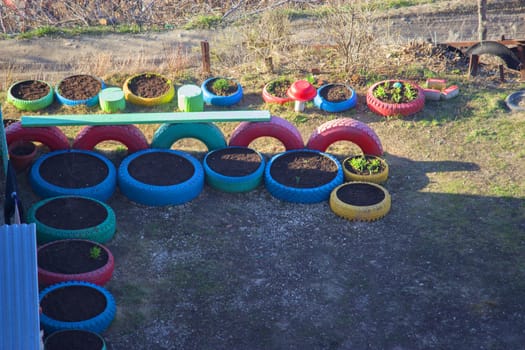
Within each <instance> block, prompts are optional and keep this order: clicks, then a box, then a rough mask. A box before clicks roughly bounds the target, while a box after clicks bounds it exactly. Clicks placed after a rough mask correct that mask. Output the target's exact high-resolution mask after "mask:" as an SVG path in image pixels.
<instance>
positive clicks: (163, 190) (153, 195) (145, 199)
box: [118, 148, 204, 206]
mask: <svg viewBox="0 0 525 350" xmlns="http://www.w3.org/2000/svg"><path fill="white" fill-rule="evenodd" d="M154 152H162V153H169V154H171V155H175V156H178V157H181V158H183V159H185V160H186V161H187V162H189V163H190V164H191V165H192V166H193V169H194V171H193V174H192V176H191V177H190V178H189V179H187V180H186V181H184V182H181V183H177V184H172V185H165V186H160V185H152V184H148V183H145V182H142V181H140V180H137V179H136V178H134V177H133V176H132V175H131V174H130V171H129V167H130V164H132V162H133V161H135V160H136V159H137V158H138V157H141V156H147V155H148V154H150V153H154ZM160 165H161V166H162V164H160ZM118 184H119V188H120V192H121V193H122V194H123V195H125V196H126V197H127V198H129V199H130V200H132V201H134V202H136V203H140V204H144V205H149V206H163V205H178V204H183V203H186V202H189V201H191V200H193V199H194V198H196V197H197V196H198V195H199V194H200V193H201V192H202V190H203V188H204V170H203V168H202V165H201V163H200V162H199V161H198V160H197V159H196V158H194V157H192V156H191V155H189V154H187V153H185V152H181V151H176V150H172V149H158V148H150V149H147V150H142V151H138V152H135V153H133V154H130V155H129V156H127V157H126V158H124V160H123V161H122V162H121V163H120V167H119V170H118Z"/></svg>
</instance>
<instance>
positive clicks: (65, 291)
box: [40, 286, 107, 322]
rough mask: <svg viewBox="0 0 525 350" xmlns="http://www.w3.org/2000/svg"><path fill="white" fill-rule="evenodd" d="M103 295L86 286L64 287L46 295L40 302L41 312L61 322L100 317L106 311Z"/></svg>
mask: <svg viewBox="0 0 525 350" xmlns="http://www.w3.org/2000/svg"><path fill="white" fill-rule="evenodd" d="M106 304H107V302H106V298H105V296H104V294H103V293H101V292H100V291H98V290H96V289H95V288H92V287H88V286H64V287H61V288H57V289H54V290H52V291H50V292H49V293H47V294H46V295H45V296H44V297H43V298H42V300H41V301H40V306H42V312H43V313H44V314H46V315H47V316H49V317H50V318H52V319H54V320H57V321H63V322H80V321H85V320H88V319H90V318H94V317H96V316H98V315H100V314H101V313H102V312H103V311H104V310H105V309H106Z"/></svg>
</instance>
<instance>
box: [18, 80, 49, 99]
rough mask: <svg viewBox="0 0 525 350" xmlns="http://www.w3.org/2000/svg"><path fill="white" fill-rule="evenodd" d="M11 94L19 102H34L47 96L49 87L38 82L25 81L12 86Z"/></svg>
mask: <svg viewBox="0 0 525 350" xmlns="http://www.w3.org/2000/svg"><path fill="white" fill-rule="evenodd" d="M11 94H12V95H13V97H15V98H18V99H20V100H25V101H34V100H38V99H40V98H42V97H45V96H47V95H48V94H49V85H47V84H46V83H44V82H42V81H38V80H26V81H22V82H20V83H18V84H16V85H14V86H13V87H12V88H11Z"/></svg>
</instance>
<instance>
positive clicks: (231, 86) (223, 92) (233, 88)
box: [206, 79, 238, 96]
mask: <svg viewBox="0 0 525 350" xmlns="http://www.w3.org/2000/svg"><path fill="white" fill-rule="evenodd" d="M216 81H217V79H212V80H210V81H209V82H207V83H206V88H207V89H208V90H209V91H210V92H211V93H212V94H215V95H217V96H230V95H233V94H234V93H235V92H237V89H238V86H237V83H236V82H234V81H233V80H230V79H226V81H228V87H227V88H225V89H220V90H219V89H216V88H215V87H214V85H213V84H214V83H215V82H216Z"/></svg>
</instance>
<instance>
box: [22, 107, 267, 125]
mask: <svg viewBox="0 0 525 350" xmlns="http://www.w3.org/2000/svg"><path fill="white" fill-rule="evenodd" d="M269 120H270V112H269V111H213V112H170V113H121V114H55V115H24V116H22V119H21V123H22V126H24V127H44V126H73V125H125V124H163V123H201V122H202V123H204V122H237V121H269Z"/></svg>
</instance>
